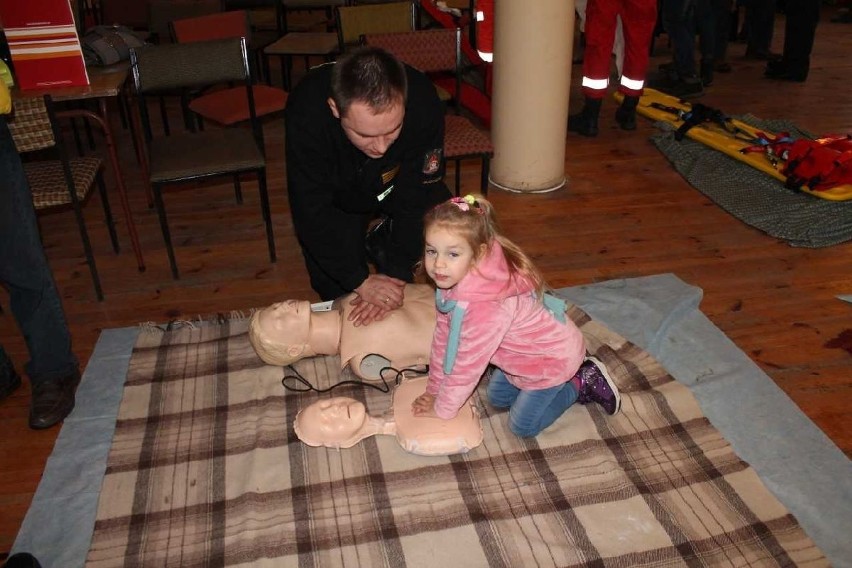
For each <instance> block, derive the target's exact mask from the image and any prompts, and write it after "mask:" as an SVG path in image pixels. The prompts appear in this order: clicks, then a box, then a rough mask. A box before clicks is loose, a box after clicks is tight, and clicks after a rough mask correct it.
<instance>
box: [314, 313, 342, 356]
mask: <svg viewBox="0 0 852 568" xmlns="http://www.w3.org/2000/svg"><path fill="white" fill-rule="evenodd" d="M340 318H341V313H340V312H339V311H337V310H331V311H329V312H313V313H311V329H310V336H309V337H308V345H310V346H311V347H313V349H314V351H315V352H316V353H317V355H337V353H338V351H339V349H340V328H341V325H340Z"/></svg>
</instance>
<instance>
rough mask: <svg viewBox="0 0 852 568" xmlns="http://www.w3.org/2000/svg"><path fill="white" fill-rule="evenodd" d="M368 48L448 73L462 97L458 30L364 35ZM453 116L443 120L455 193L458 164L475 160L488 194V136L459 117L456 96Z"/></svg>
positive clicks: (490, 152) (482, 187) (491, 150)
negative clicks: (467, 160) (479, 163)
mask: <svg viewBox="0 0 852 568" xmlns="http://www.w3.org/2000/svg"><path fill="white" fill-rule="evenodd" d="M364 42H365V43H366V44H367V45H372V46H376V47H381V48H382V49H384V50H385V51H388V52H389V53H392V54H393V55H395V56H396V57H397V58H398V59H399V60H400V61H403V62H404V63H407V64H408V65H411V66H412V67H414V68H415V69H418V70H420V71H422V72H423V73H426V74H427V75H434V74H440V73H450V74H452V75H453V77H454V80H455V93H461V89H462V84H461V29H460V28H455V29H447V28H440V29H430V30H418V31H411V32H399V33H390V34H367V35H365V36H364ZM452 108H453V111H454V112H453V114H447V115H446V116H445V117H444V157H445V158H446V159H447V160H453V161H454V162H455V192H456V195H459V194H460V193H461V161H462V160H465V159H468V158H478V159H480V160H481V162H482V167H481V170H480V184H479V186H480V187H479V191H480V193H482V194H483V195H486V194H487V192H488V173H489V170H490V164H491V157H492V156H493V155H494V146H493V145H492V144H491V137H490V136H489V135H488V133H487V132H485V131H483V130H481V129H479V128H477V127H476V126H475V125H474V124H473V122H471V121H470V120H469V119H468V118H467V117H464V116H462V115H461V105H460V104H459V96H458V94H456V96H455V97H454V98H453V99H452Z"/></svg>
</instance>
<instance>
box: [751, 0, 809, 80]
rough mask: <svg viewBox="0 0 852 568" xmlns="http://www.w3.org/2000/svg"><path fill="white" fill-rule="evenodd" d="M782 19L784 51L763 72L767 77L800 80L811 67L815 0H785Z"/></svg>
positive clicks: (805, 77) (803, 78)
mask: <svg viewBox="0 0 852 568" xmlns="http://www.w3.org/2000/svg"><path fill="white" fill-rule="evenodd" d="M786 14H787V16H786V18H787V19H786V22H785V23H784V53H783V55H782V56H781V59H779V60H775V61H769V62H768V63H767V64H766V71H765V73H764V74H765V75H766V76H767V77H769V78H770V79H781V80H783V81H797V82H800V83H801V82H804V81H805V80H806V79H807V78H808V71H810V68H811V51H812V50H813V47H814V38H815V37H816V27H817V22H819V2H816V1H814V0H787V6H786Z"/></svg>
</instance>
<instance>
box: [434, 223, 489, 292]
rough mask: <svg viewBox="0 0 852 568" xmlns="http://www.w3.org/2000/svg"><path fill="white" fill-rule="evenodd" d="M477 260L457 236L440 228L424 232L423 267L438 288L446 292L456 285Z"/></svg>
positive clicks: (465, 242) (476, 255)
mask: <svg viewBox="0 0 852 568" xmlns="http://www.w3.org/2000/svg"><path fill="white" fill-rule="evenodd" d="M483 248H484V245H483ZM480 254H481V251H480ZM478 258H479V254H477V253H476V251H474V250H473V249H472V248H471V247H470V244H468V242H467V240H465V239H464V238H462V237H461V236H459V235H458V234H456V233H453V232H451V231H448V230H447V229H446V228H444V227H441V226H433V227H431V228H429V229H428V230H427V231H426V249H425V252H424V255H423V265H424V266H425V268H426V273H427V274H428V275H429V278H431V279H432V280H433V281H434V282H435V285H437V286H438V288H443V289H445V290H446V289H448V288H452V287H453V286H455V285H456V284H458V283H459V282H460V281H461V279H462V278H464V277H465V275H466V274H467V272H468V270H470V269H471V268H472V267H473V266H474V265H475V264H476V261H477V259H478Z"/></svg>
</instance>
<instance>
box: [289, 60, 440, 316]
mask: <svg viewBox="0 0 852 568" xmlns="http://www.w3.org/2000/svg"><path fill="white" fill-rule="evenodd" d="M285 120H286V135H287V138H286V153H287V189H288V194H289V199H290V209H291V213H292V216H293V224H294V225H295V228H296V235H297V236H298V238H299V243H300V244H301V246H302V254H303V255H304V257H305V264H306V265H307V269H308V273H309V274H310V277H311V286H312V287H313V289H314V290H316V292H317V293H318V294H319V295H320V297H321V298H322V299H324V300H331V299H334V298H338V297H340V296H342V295H344V294H348V293H349V292H355V293H356V294H357V298H356V299H355V300H354V303H355V304H356V307H355V309H354V310H353V312H352V316H351V318H350V319H352V320H353V321H355V322H356V323H362V324H368V323H370V322H371V321H372V320H374V319H377V318H382V317H384V316H385V315H386V314H387V313H388V312H389V310H392V309H395V308H398V307H400V306H401V305H402V299H403V287H404V285H405V282H409V281H411V280H412V278H413V268H414V265H415V263H416V262H417V260H418V259H419V257H420V254H421V253H422V249H423V214H424V213H425V212H426V211H428V210H429V209H431V208H432V207H433V206H434V205H436V204H438V203H441V202H443V201H446V200H447V199H448V198H449V197H450V192H449V190H448V189H447V186H446V185H445V184H444V181H443V177H444V167H445V160H444V156H443V147H444V107H443V106H442V104H441V101H440V100H439V99H438V95H437V93H436V92H435V87H434V86H433V84H432V82H431V81H430V80H429V78H428V77H426V76H425V75H424V74H423V73H420V72H419V71H417V70H415V69H413V68H411V67H408V66H405V65H403V64H402V63H400V62H399V61H398V60H397V59H396V58H394V57H393V56H392V55H390V54H389V53H387V52H385V51H384V50H381V49H378V48H371V47H364V48H360V49H357V50H354V51H352V52H351V53H349V54H347V55H345V56H343V57H342V58H341V59H340V60H339V61H337V62H336V63H334V64H328V65H324V66H321V67H319V68H318V69H314V70H313V71H311V72H309V73H308V74H307V75H306V76H305V77H304V79H302V81H301V82H300V83H299V85H297V86H296V88H295V89H294V90H293V92H292V93H291V94H290V97H289V99H288V102H287V110H286V118H285ZM377 216H381V217H382V218H383V224H382V226H381V227H380V228H379V229H378V230H375V231H372V232H371V238H370V239H367V237H366V231H367V227H368V224H369V223H370V222H371V220H373V219H375V218H376V217H377ZM367 247H369V250H370V253H369V256H368V252H367ZM368 260H369V261H372V262H373V263H374V264H375V265H376V270H377V272H378V273H377V274H371V273H370V270H369V266H368Z"/></svg>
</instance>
